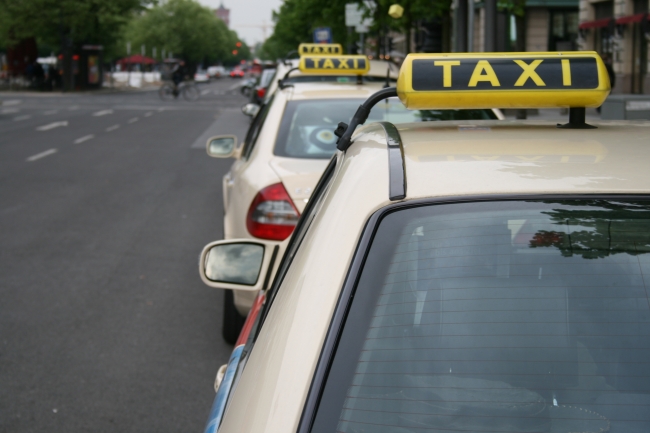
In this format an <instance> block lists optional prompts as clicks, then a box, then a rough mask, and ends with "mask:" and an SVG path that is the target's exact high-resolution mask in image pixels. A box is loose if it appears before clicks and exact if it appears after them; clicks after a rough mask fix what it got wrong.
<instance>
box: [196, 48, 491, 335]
mask: <svg viewBox="0 0 650 433" xmlns="http://www.w3.org/2000/svg"><path fill="white" fill-rule="evenodd" d="M313 58H316V59H317V57H313ZM313 58H312V57H309V56H303V57H302V58H301V63H302V66H301V67H300V68H299V70H296V71H294V72H293V73H295V74H297V75H296V76H294V75H286V74H287V73H288V71H287V72H286V73H285V75H286V76H285V78H284V79H283V81H284V83H283V84H282V86H280V88H278V89H277V90H276V91H274V92H273V94H272V96H271V97H270V98H269V100H268V101H267V103H266V104H265V105H264V106H263V107H262V108H261V110H260V112H259V113H258V114H257V116H256V118H255V119H254V121H253V123H252V124H251V127H250V129H249V131H248V134H247V136H246V138H245V140H244V143H243V145H241V146H238V145H237V143H236V138H235V137H234V136H217V137H212V138H210V139H208V143H207V151H208V154H209V155H210V156H213V157H217V158H233V159H234V163H233V165H232V167H231V169H230V171H229V172H228V173H227V174H226V175H225V176H224V178H223V198H224V209H225V215H224V238H225V239H238V238H251V239H263V240H268V241H272V242H275V243H276V244H279V243H280V242H281V241H283V240H285V239H287V238H288V237H289V236H290V235H291V233H292V232H293V230H294V227H295V225H296V223H297V221H298V218H299V217H300V215H301V214H302V212H303V210H304V208H305V205H306V203H307V201H308V200H309V197H310V196H311V194H312V191H313V189H314V187H315V185H316V182H317V181H318V179H319V178H320V176H321V174H322V173H323V170H324V169H325V167H326V166H327V163H328V161H329V159H330V158H331V157H332V155H333V154H334V152H335V150H336V140H337V137H336V136H335V135H334V131H335V129H336V128H337V125H338V123H339V121H341V120H343V121H349V120H350V119H351V118H352V116H353V114H354V113H355V110H356V109H357V107H358V106H359V105H360V104H362V103H363V102H364V101H365V100H366V99H367V98H368V97H370V96H371V95H372V94H374V93H375V92H377V91H379V90H381V89H382V87H384V86H385V79H384V77H382V76H381V75H382V74H384V73H385V71H386V69H385V68H387V63H385V62H382V63H383V65H382V66H383V68H384V69H383V70H382V69H381V67H380V66H377V65H375V69H377V68H379V69H380V70H379V72H377V71H375V72H373V63H372V62H370V61H369V60H368V59H367V58H366V57H365V56H337V58H336V59H338V60H340V61H345V62H349V63H350V65H349V66H348V65H346V67H345V68H340V67H338V66H339V65H340V64H339V63H337V64H334V63H332V65H333V66H334V67H333V68H331V69H325V68H322V67H314V66H315V64H313V62H312V64H308V63H309V61H310V59H313ZM355 62H357V63H356V64H355ZM377 63H380V62H377ZM279 71H280V72H282V71H281V69H279ZM355 73H356V74H358V75H355ZM369 73H373V74H375V75H372V76H374V77H379V78H380V79H379V80H377V81H368V80H366V79H365V78H363V79H361V80H360V83H361V84H359V83H358V82H357V80H356V76H360V77H365V76H367V74H369ZM341 74H348V75H341ZM377 74H378V75H377ZM310 77H312V78H313V79H316V80H318V81H317V82H310V81H309V80H308V79H309V78H310ZM322 77H334V78H336V79H337V80H338V81H331V80H329V81H328V80H320V78H322ZM289 78H291V79H293V78H302V79H301V80H298V81H291V80H289ZM343 78H345V79H343ZM502 118H503V115H502V114H501V112H500V111H499V110H495V109H470V110H444V111H441V110H417V111H409V110H406V108H405V107H404V105H403V104H402V103H401V102H400V101H399V99H398V98H396V97H394V98H390V99H387V100H386V101H384V102H382V104H380V105H378V106H377V107H375V109H373V110H372V112H371V113H370V118H369V121H392V122H416V121H433V120H454V119H458V120H471V119H502ZM283 252H284V251H283V250H282V249H281V250H280V251H279V254H280V255H281V254H282V253H283ZM255 296H256V294H255V293H254V292H250V291H243V292H242V291H235V292H231V291H226V294H225V302H224V315H223V325H222V326H223V328H222V331H223V332H222V334H223V336H224V338H225V339H226V341H228V342H230V343H234V342H235V341H236V339H237V336H238V334H239V331H240V329H241V327H242V326H243V323H244V320H245V317H246V314H248V311H249V310H250V308H251V306H252V304H253V301H254V298H255Z"/></svg>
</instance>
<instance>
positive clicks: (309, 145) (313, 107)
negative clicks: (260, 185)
mask: <svg viewBox="0 0 650 433" xmlns="http://www.w3.org/2000/svg"><path fill="white" fill-rule="evenodd" d="M364 101H365V99H352V98H347V99H310V100H305V101H290V102H289V103H287V106H286V109H285V112H284V117H283V118H282V123H281V124H280V131H279V132H278V139H277V141H276V143H275V150H274V153H275V155H278V156H288V157H293V158H322V159H329V158H331V156H332V155H333V154H334V151H335V150H336V140H337V137H336V136H335V135H334V130H335V129H336V126H337V125H338V123H339V122H346V123H349V122H350V119H351V118H352V116H353V115H354V113H355V111H356V110H357V108H358V107H359V105H361V104H362V103H363V102H364ZM482 119H496V115H495V114H494V112H493V111H492V110H482V109H477V110H407V109H406V107H404V104H402V103H401V102H400V100H399V99H397V98H390V99H387V100H386V101H382V102H380V103H379V104H377V105H375V107H374V108H373V109H372V110H371V111H370V116H369V117H368V120H367V121H366V123H371V122H377V121H387V122H391V123H410V122H424V121H434V120H482Z"/></svg>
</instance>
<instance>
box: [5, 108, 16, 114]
mask: <svg viewBox="0 0 650 433" xmlns="http://www.w3.org/2000/svg"><path fill="white" fill-rule="evenodd" d="M18 112H20V108H3V109H2V111H0V113H2V114H11V113H18Z"/></svg>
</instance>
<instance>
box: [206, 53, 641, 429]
mask: <svg viewBox="0 0 650 433" xmlns="http://www.w3.org/2000/svg"><path fill="white" fill-rule="evenodd" d="M418 60H423V61H422V62H419V61H418ZM447 61H451V62H458V64H457V65H455V66H453V68H451V69H452V75H453V80H452V81H451V84H450V86H449V87H448V88H445V87H444V85H443V84H444V83H445V81H446V80H445V79H444V71H436V70H435V69H434V70H433V71H432V66H435V63H434V62H447ZM439 65H441V64H439ZM442 65H444V63H442ZM437 67H440V69H442V68H443V66H437ZM437 72H442V73H439V74H438V73H437ZM447 83H449V81H447ZM476 83H487V85H485V84H480V85H476V86H472V84H476ZM497 83H498V86H497V85H496V84H497ZM609 90H610V85H609V79H608V76H607V72H606V69H605V66H604V64H603V62H602V60H601V59H600V57H598V55H597V54H596V53H593V52H577V53H503V54H501V53H477V54H459V53H454V54H447V55H440V54H438V55H435V54H420V55H411V56H409V57H407V58H406V60H405V62H404V64H403V66H402V70H401V73H400V78H399V81H398V85H397V88H396V89H388V90H385V91H382V92H383V93H377V94H375V95H374V96H373V97H372V98H369V99H368V101H366V103H364V107H363V109H360V111H359V112H358V113H357V114H359V113H360V112H363V111H366V110H367V109H368V108H370V107H372V106H374V107H375V108H376V107H380V106H381V104H382V103H383V98H384V97H386V96H390V95H391V94H398V95H399V97H400V100H401V101H403V102H404V103H405V105H406V106H407V107H409V108H416V109H418V110H423V109H444V108H458V107H459V106H460V107H463V108H469V107H472V106H473V107H475V108H485V107H489V106H491V105H492V104H493V103H495V104H498V105H501V104H503V103H504V101H508V103H509V104H510V107H512V108H534V107H541V108H547V107H550V106H553V104H555V105H556V106H558V107H562V106H565V107H571V109H570V115H569V122H568V123H567V124H565V125H562V127H557V125H556V124H555V123H551V122H548V121H538V122H532V121H512V122H499V121H496V120H482V121H481V120H476V121H457V122H447V123H443V122H428V123H424V122H420V123H401V124H393V123H391V122H383V123H378V122H375V123H371V124H367V125H366V126H363V127H361V128H359V129H356V130H355V128H356V126H357V125H356V123H360V124H361V123H364V119H363V117H364V116H363V115H360V116H359V117H358V118H357V120H358V122H355V123H351V124H350V125H349V126H348V128H346V129H345V132H344V133H343V134H341V139H340V140H339V143H338V145H337V147H338V150H337V152H336V153H335V155H334V156H333V158H332V159H331V161H330V163H329V164H328V167H327V169H326V170H325V172H324V175H323V177H322V178H321V180H320V181H319V186H318V187H317V191H316V192H315V193H314V195H313V196H312V198H311V200H310V201H309V203H308V205H307V207H306V208H305V209H304V212H303V214H302V217H301V218H300V221H299V223H298V228H297V229H296V232H295V233H294V235H293V236H292V237H291V240H290V241H289V242H288V246H287V253H286V254H285V255H284V257H283V258H282V259H281V260H280V263H279V265H278V264H277V261H276V260H277V259H274V257H273V256H274V251H275V250H276V248H275V246H273V245H270V244H268V243H267V242H265V241H256V240H251V239H245V240H241V241H236V240H225V241H218V242H214V243H211V244H209V245H207V246H206V248H205V249H204V251H203V253H202V260H201V262H200V269H201V275H202V278H203V279H204V281H206V282H207V283H208V284H209V285H211V286H213V287H221V286H223V285H224V284H225V285H228V287H230V288H236V289H237V290H257V289H258V288H260V287H262V288H264V286H265V284H266V283H265V281H266V278H268V277H267V276H268V275H269V272H270V271H269V270H270V269H272V268H273V267H278V266H279V269H278V271H277V274H276V277H275V280H274V281H273V283H272V284H270V288H269V289H267V291H266V292H264V293H263V294H261V295H260V296H262V297H263V298H264V301H263V302H262V307H261V309H260V310H259V313H258V314H257V317H256V318H254V322H255V324H254V325H253V326H252V327H251V328H250V329H249V330H248V335H247V336H246V338H245V341H243V342H242V344H241V345H238V346H237V347H236V348H235V350H234V351H233V354H232V356H231V360H230V363H229V364H228V365H227V366H224V368H222V370H221V372H222V373H223V375H222V376H220V377H218V380H217V385H218V392H217V396H216V398H215V404H214V406H213V411H212V414H211V418H210V421H209V422H208V425H207V427H206V432H214V431H216V430H217V429H218V430H219V432H220V433H234V432H237V433H286V432H298V433H306V432H313V433H320V432H328V433H329V432H334V431H337V432H380V433H383V432H413V433H416V432H417V433H419V432H445V433H449V432H481V433H485V432H512V433H514V432H635V433H637V432H647V431H650V416H649V415H650V374H648V362H649V361H648V354H649V353H650V304H649V303H648V293H649V291H650V286H649V284H650V174H649V172H648V169H647V165H648V160H650V146H648V137H649V136H650V122H639V121H617V122H600V121H599V122H594V123H593V125H588V124H586V123H585V116H584V113H585V111H584V107H585V106H588V107H594V106H598V105H600V104H601V103H602V101H604V99H605V98H606V96H607V94H608V93H609ZM593 127H596V128H593ZM348 132H351V134H348ZM345 137H349V138H350V140H347V139H345ZM249 319H250V318H249Z"/></svg>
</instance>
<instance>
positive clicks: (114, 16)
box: [0, 0, 150, 49]
mask: <svg viewBox="0 0 650 433" xmlns="http://www.w3.org/2000/svg"><path fill="white" fill-rule="evenodd" d="M149 2H150V0H0V44H3V43H4V44H5V45H11V44H14V43H16V42H18V41H20V40H21V39H24V38H28V37H34V38H36V39H37V41H38V42H39V43H43V44H46V45H50V46H57V47H60V46H61V43H62V41H63V40H66V41H67V43H68V44H70V45H71V47H72V48H78V47H80V46H81V45H83V44H100V45H104V47H106V48H107V49H110V48H111V46H113V44H114V43H115V41H116V40H117V39H118V37H119V35H120V32H121V31H122V29H123V28H124V25H125V24H126V23H127V22H128V20H129V19H130V18H131V16H132V14H133V13H134V12H136V11H139V10H142V9H143V8H144V7H145V6H146V5H147V4H148V3H149Z"/></svg>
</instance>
